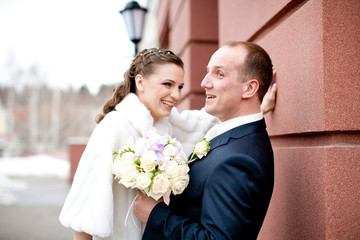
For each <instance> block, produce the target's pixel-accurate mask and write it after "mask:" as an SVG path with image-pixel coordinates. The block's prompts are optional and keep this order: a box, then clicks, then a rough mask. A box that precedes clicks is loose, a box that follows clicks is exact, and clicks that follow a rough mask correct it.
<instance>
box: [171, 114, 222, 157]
mask: <svg viewBox="0 0 360 240" xmlns="http://www.w3.org/2000/svg"><path fill="white" fill-rule="evenodd" d="M169 121H170V123H171V125H172V127H173V137H176V138H177V139H178V140H179V141H180V142H181V143H182V144H183V147H184V149H185V153H186V154H190V153H191V151H192V149H193V147H194V145H195V143H196V142H197V141H199V140H201V139H202V138H203V137H204V136H205V133H206V132H207V131H208V130H209V129H210V128H211V127H212V126H214V125H215V124H217V123H219V122H220V121H219V119H217V118H216V117H214V116H212V115H210V114H208V113H206V112H205V110H204V109H201V110H185V111H182V112H181V113H179V112H178V111H177V109H176V108H173V110H172V112H171V115H170V117H169Z"/></svg>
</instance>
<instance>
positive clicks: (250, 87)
mask: <svg viewBox="0 0 360 240" xmlns="http://www.w3.org/2000/svg"><path fill="white" fill-rule="evenodd" d="M258 90H259V82H258V80H256V79H250V80H248V81H246V82H245V84H244V92H243V94H242V97H243V98H252V97H253V96H254V95H256V93H257V91H258Z"/></svg>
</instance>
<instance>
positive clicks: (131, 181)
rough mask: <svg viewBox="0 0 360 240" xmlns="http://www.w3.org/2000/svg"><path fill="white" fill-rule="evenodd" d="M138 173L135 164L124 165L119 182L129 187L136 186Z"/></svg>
mask: <svg viewBox="0 0 360 240" xmlns="http://www.w3.org/2000/svg"><path fill="white" fill-rule="evenodd" d="M138 174H139V171H138V170H137V169H136V166H135V165H129V166H124V167H123V170H122V173H121V179H120V181H119V183H121V184H123V185H124V186H125V187H127V188H128V187H131V188H134V187H135V186H136V178H137V175H138Z"/></svg>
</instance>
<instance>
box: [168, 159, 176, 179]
mask: <svg viewBox="0 0 360 240" xmlns="http://www.w3.org/2000/svg"><path fill="white" fill-rule="evenodd" d="M165 173H166V174H167V175H168V176H169V177H170V178H176V177H177V176H178V175H179V165H178V164H177V162H175V161H169V162H168V163H167V164H166V167H165Z"/></svg>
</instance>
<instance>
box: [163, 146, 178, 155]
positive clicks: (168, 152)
mask: <svg viewBox="0 0 360 240" xmlns="http://www.w3.org/2000/svg"><path fill="white" fill-rule="evenodd" d="M175 150H176V149H175V146H174V145H172V144H168V145H166V146H165V147H164V150H163V151H162V154H163V155H164V156H169V157H174V156H175V154H176V151H175Z"/></svg>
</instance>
